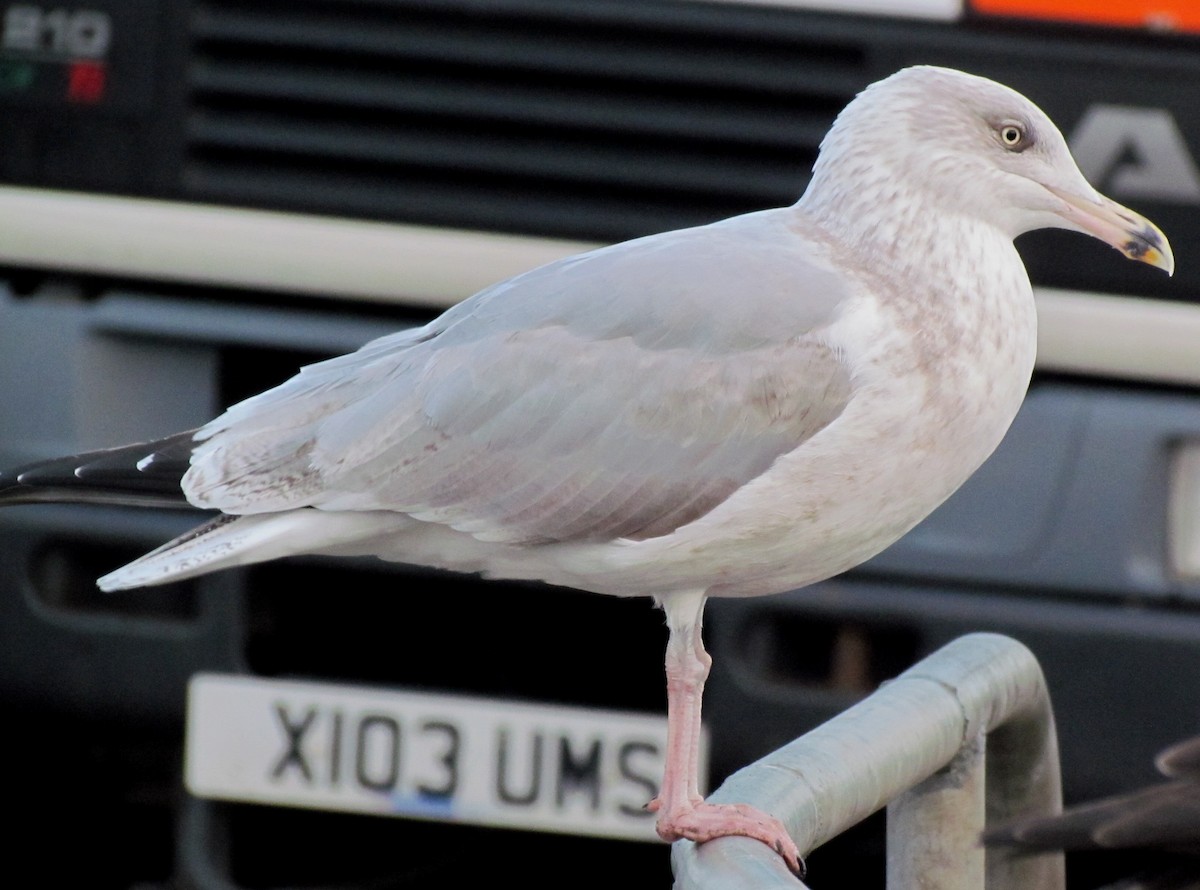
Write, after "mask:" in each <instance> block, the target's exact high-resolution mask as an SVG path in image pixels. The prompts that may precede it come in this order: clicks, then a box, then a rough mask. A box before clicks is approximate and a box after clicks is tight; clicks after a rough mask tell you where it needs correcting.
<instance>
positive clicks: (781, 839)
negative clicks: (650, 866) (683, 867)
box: [646, 798, 804, 877]
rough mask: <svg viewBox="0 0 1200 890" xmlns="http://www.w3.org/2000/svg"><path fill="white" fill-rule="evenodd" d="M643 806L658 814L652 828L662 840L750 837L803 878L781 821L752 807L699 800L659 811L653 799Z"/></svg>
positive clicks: (797, 854) (794, 848)
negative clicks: (776, 855)
mask: <svg viewBox="0 0 1200 890" xmlns="http://www.w3.org/2000/svg"><path fill="white" fill-rule="evenodd" d="M646 809H647V810H649V811H650V812H652V813H658V814H659V815H658V822H657V824H656V825H655V830H656V831H657V832H658V836H659V837H661V838H662V839H663V840H664V841H677V840H679V839H680V838H687V839H688V840H690V841H695V842H696V843H698V844H702V843H704V842H705V841H711V840H712V839H713V838H717V837H728V836H729V835H740V836H742V837H752V838H754V839H755V840H758V841H762V842H763V843H764V844H766V845H767V846H768V847H770V848H771V849H772V850H774V851H775V852H776V853H778V854H779V855H780V856H782V857H783V861H784V862H786V863H787V866H788V868H790V869H791V870H792V872H793V873H794V874H797V875H800V876H801V877H804V860H803V859H802V858H800V849H799V848H798V847H797V846H796V843H795V842H794V841H793V840H792V839H791V837H790V836H789V835H788V833H787V831H786V830H785V829H784V827H783V823H782V822H780V821H779V820H778V819H776V818H775V817H774V816H768V815H767V814H766V813H764V812H762V811H760V810H756V809H755V808H754V807H752V806H748V805H747V804H741V803H738V804H713V803H705V802H703V801H698V802H696V803H693V804H692V805H691V806H689V807H688V808H686V809H677V810H674V811H672V812H662V801H660V800H659V799H658V798H655V799H654V800H652V801H650V803H648V804H646Z"/></svg>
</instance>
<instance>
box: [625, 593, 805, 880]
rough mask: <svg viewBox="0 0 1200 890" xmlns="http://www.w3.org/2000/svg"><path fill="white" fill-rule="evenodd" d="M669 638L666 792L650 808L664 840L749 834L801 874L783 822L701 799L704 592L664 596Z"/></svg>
mask: <svg viewBox="0 0 1200 890" xmlns="http://www.w3.org/2000/svg"><path fill="white" fill-rule="evenodd" d="M662 605H663V610H664V611H665V612H666V614H667V627H668V628H669V630H670V637H669V638H668V640H667V766H666V771H665V773H664V775H663V782H662V789H661V790H660V791H659V794H658V797H656V798H654V800H652V801H651V802H650V803H649V804H648V806H647V808H648V809H649V810H650V811H652V812H657V813H658V823H657V825H656V830H657V831H658V836H659V837H661V838H662V839H663V840H665V841H675V840H678V839H680V838H687V839H688V840H693V841H696V842H697V843H703V842H704V841H709V840H712V839H713V838H716V837H723V836H725V835H744V836H745V837H752V838H755V839H757V840H760V841H762V842H763V843H764V844H767V845H768V846H769V847H771V848H772V849H774V850H775V851H776V852H777V853H779V855H780V856H782V857H783V859H784V861H785V862H787V864H788V867H789V868H790V869H791V870H792V871H794V872H796V873H800V872H801V870H802V869H803V863H802V860H801V859H800V851H799V849H797V847H796V844H795V842H793V841H792V839H791V838H790V837H789V836H788V833H787V831H786V829H784V827H783V824H782V823H781V822H780V821H779V820H778V819H775V818H774V817H772V816H768V815H767V814H766V813H762V812H759V811H758V810H756V809H754V808H753V807H750V806H747V805H746V804H710V803H705V802H704V799H703V798H702V797H701V796H700V702H701V699H702V697H703V695H704V681H705V680H707V679H708V669H709V667H710V666H711V665H712V658H710V657H709V654H708V653H707V652H706V651H704V642H703V640H701V638H700V625H701V619H702V615H703V612H704V594H703V593H681V594H674V595H672V596H669V597H663V600H662Z"/></svg>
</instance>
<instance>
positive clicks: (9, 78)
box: [0, 60, 36, 91]
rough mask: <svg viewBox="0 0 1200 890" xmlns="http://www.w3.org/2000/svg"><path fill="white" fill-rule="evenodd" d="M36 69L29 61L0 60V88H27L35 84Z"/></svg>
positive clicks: (6, 89) (5, 89)
mask: <svg viewBox="0 0 1200 890" xmlns="http://www.w3.org/2000/svg"><path fill="white" fill-rule="evenodd" d="M35 74H36V69H35V68H34V67H33V65H31V64H30V63H29V62H5V61H3V60H0V90H4V91H17V90H27V89H29V88H30V87H31V86H33V78H34V75H35Z"/></svg>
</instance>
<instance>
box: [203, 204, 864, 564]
mask: <svg viewBox="0 0 1200 890" xmlns="http://www.w3.org/2000/svg"><path fill="white" fill-rule="evenodd" d="M783 213H784V212H783V211H779V212H776V214H783ZM741 220H742V222H741V223H740V224H737V223H738V221H737V220H734V221H727V222H726V223H724V224H719V225H714V226H707V227H703V228H701V229H695V230H684V231H682V232H672V233H668V234H667V235H663V236H655V237H652V238H647V239H641V240H639V241H634V242H627V243H626V244H623V245H618V246H617V247H615V248H611V249H607V250H601V251H595V252H593V253H590V254H583V255H581V256H578V257H572V258H569V259H567V260H564V261H561V262H560V263H555V264H551V265H549V266H546V267H542V268H541V269H538V270H534V272H531V273H527V274H526V275H524V276H518V277H517V278H515V279H512V280H510V281H508V282H504V283H502V284H500V285H497V286H496V287H494V288H491V289H489V290H487V291H484V292H482V293H480V294H478V295H477V296H476V297H474V298H472V299H471V300H468V301H466V302H464V303H462V304H460V305H459V306H457V307H455V308H454V309H452V310H450V311H449V312H447V313H446V314H445V315H443V316H442V317H441V318H440V319H438V320H436V321H435V322H433V323H431V324H430V325H429V326H427V327H426V328H424V329H421V330H419V331H411V332H405V333H404V334H401V335H393V336H392V337H389V338H384V339H382V340H377V341H375V342H373V343H371V344H368V345H367V346H365V347H364V348H363V349H362V350H360V351H359V352H357V353H354V354H353V355H350V356H344V357H342V358H339V359H334V360H332V361H330V362H325V363H322V364H319V365H315V366H312V367H310V368H307V369H305V370H304V371H303V372H302V373H301V374H300V375H298V376H297V377H296V378H294V379H293V380H292V381H289V382H288V383H286V384H284V385H283V386H281V387H279V388H277V389H275V390H272V391H271V392H268V393H265V394H264V395H262V396H259V397H257V398H256V399H252V400H249V401H248V402H246V403H243V404H242V405H239V406H235V407H234V408H233V409H231V410H230V411H229V412H227V413H226V415H224V416H222V417H221V418H218V419H217V420H216V421H214V422H213V423H212V424H210V425H209V426H208V427H206V428H205V429H204V430H202V431H201V433H200V434H199V436H198V438H199V439H201V440H203V441H202V443H201V445H200V446H199V448H198V449H197V454H196V457H195V459H194V460H193V468H192V470H191V472H190V473H189V476H188V477H187V478H186V479H185V489H186V490H187V491H188V494H189V498H190V499H191V500H192V501H193V503H197V504H201V505H204V506H211V507H217V508H219V509H223V510H226V511H228V512H235V513H253V512H267V511H272V510H280V509H289V508H292V507H297V506H315V507H319V508H323V509H327V510H379V509H385V510H395V511H400V512H404V513H408V514H411V515H413V516H415V517H417V518H419V519H425V520H429V521H434V522H441V523H445V524H449V525H452V526H453V527H455V528H458V529H460V530H463V531H467V532H470V533H471V534H474V535H476V536H478V537H480V538H483V539H488V540H502V541H511V542H535V541H547V540H570V539H595V538H610V537H647V536H654V535H657V534H664V533H666V532H668V531H670V530H671V529H673V528H675V527H677V526H679V525H681V524H683V523H686V522H688V521H690V520H692V519H695V518H697V517H698V516H700V515H703V514H704V513H705V512H707V511H708V510H710V509H712V507H714V506H715V505H716V504H718V503H720V502H721V501H722V500H723V499H724V498H726V497H728V495H729V494H730V493H731V492H732V491H733V490H735V489H736V488H738V487H740V486H741V485H743V484H744V483H745V482H747V481H748V480H750V479H752V478H754V477H755V476H757V475H759V474H760V473H762V472H763V471H764V470H765V469H767V467H769V466H770V465H771V463H772V462H774V461H775V460H776V458H778V457H779V456H780V455H781V454H784V453H786V452H788V451H790V450H792V449H793V448H795V447H796V446H797V445H799V444H800V443H801V442H803V441H804V440H805V439H807V438H809V437H810V436H812V435H813V434H815V433H816V432H817V431H819V430H820V429H822V428H823V427H824V426H825V425H827V424H828V423H830V422H831V421H832V420H833V419H834V418H836V417H837V416H838V415H839V414H840V413H841V411H842V409H843V408H844V406H845V404H846V402H847V400H848V399H849V398H850V395H851V382H850V372H849V369H847V368H846V367H845V365H844V364H843V362H842V361H841V357H840V356H839V355H838V354H837V352H836V350H835V349H833V348H832V347H831V346H830V345H829V344H828V343H827V342H826V341H825V340H824V339H823V337H822V330H823V327H824V325H826V324H828V323H829V322H830V321H832V320H833V318H834V317H836V313H837V307H838V306H839V304H840V302H841V301H842V300H843V299H844V297H845V286H844V283H843V282H841V281H840V280H839V279H838V278H837V277H836V276H834V275H833V274H832V273H831V272H829V271H828V267H827V266H824V265H821V264H819V263H813V262H811V261H809V260H808V259H807V258H806V255H805V253H804V252H803V250H802V248H803V246H804V241H803V240H802V239H801V238H800V237H799V236H798V234H797V233H796V232H795V231H793V230H792V229H791V228H790V217H785V216H782V215H775V216H772V214H771V213H765V214H754V215H752V216H750V217H743V218H741ZM747 256H749V258H750V259H751V260H752V262H750V263H747V262H746V259H747ZM735 260H736V262H735ZM735 266H736V268H738V269H740V270H742V271H741V272H740V274H739V278H738V279H737V280H729V279H728V277H727V273H726V272H725V270H726V269H728V268H731V267H735ZM747 269H749V270H751V271H750V272H749V273H747V271H746V270H747ZM697 313H698V315H697ZM697 317H699V318H701V319H703V320H704V323H703V324H700V325H697V324H696V323H695V318H697Z"/></svg>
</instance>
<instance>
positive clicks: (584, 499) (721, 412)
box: [0, 66, 1173, 870]
mask: <svg viewBox="0 0 1200 890" xmlns="http://www.w3.org/2000/svg"><path fill="white" fill-rule="evenodd" d="M1047 227H1052V228H1064V229H1072V230H1075V231H1079V232H1084V233H1087V234H1090V235H1093V236H1095V237H1097V238H1099V239H1101V240H1103V241H1105V242H1107V243H1109V244H1110V245H1112V246H1113V247H1115V248H1117V249H1118V250H1120V251H1121V252H1122V253H1123V254H1125V255H1126V256H1128V257H1130V258H1132V259H1136V260H1140V261H1142V262H1146V263H1149V264H1151V265H1155V266H1158V267H1160V268H1162V269H1165V270H1166V271H1167V272H1168V273H1169V272H1170V271H1171V270H1172V266H1173V260H1172V257H1171V251H1170V247H1169V246H1168V244H1167V241H1166V239H1165V237H1164V236H1163V234H1162V233H1161V232H1160V231H1159V230H1158V229H1157V228H1156V227H1155V226H1154V225H1153V224H1151V223H1150V222H1148V221H1147V220H1146V219H1144V218H1142V217H1141V216H1139V215H1138V214H1136V213H1134V212H1132V211H1130V210H1127V209H1126V208H1124V207H1122V206H1120V205H1118V204H1116V203H1114V202H1113V201H1111V200H1109V199H1107V198H1105V197H1103V196H1102V195H1100V194H1099V193H1098V192H1097V191H1096V190H1095V189H1093V188H1092V187H1091V186H1090V185H1089V184H1088V183H1087V182H1086V180H1085V179H1084V178H1083V176H1082V174H1081V173H1080V172H1079V169H1078V168H1077V167H1076V165H1075V163H1074V161H1073V160H1072V158H1071V156H1070V153H1069V151H1068V149H1067V146H1066V143H1065V142H1064V140H1063V138H1062V136H1061V134H1060V133H1059V131H1058V130H1057V129H1056V128H1055V126H1054V124H1053V123H1051V121H1050V120H1049V119H1048V118H1047V117H1046V115H1045V114H1043V113H1042V111H1040V110H1039V109H1038V108H1037V107H1036V106H1034V105H1033V104H1032V103H1031V102H1029V101H1028V100H1027V99H1025V98H1024V97H1022V96H1021V95H1019V94H1018V93H1016V92H1014V91H1012V90H1011V89H1008V88H1007V87H1004V86H1001V85H999V84H997V83H994V82H992V81H989V80H986V79H983V78H980V77H975V76H971V75H968V74H964V73H961V72H957V71H952V70H948V69H942V68H934V67H924V66H923V67H914V68H907V69H905V70H902V71H900V72H898V73H897V74H894V75H892V76H890V77H888V78H886V79H884V80H882V81H879V82H878V83H875V84H873V85H871V86H870V87H868V88H867V89H865V90H864V91H863V92H862V93H860V94H859V95H858V96H857V97H856V98H855V99H854V100H853V101H852V102H850V104H849V105H847V106H846V108H845V109H844V110H843V111H842V113H841V114H840V115H839V116H838V118H837V120H836V121H835V123H834V124H833V127H832V129H831V130H830V131H829V133H828V135H827V136H826V137H825V139H824V141H823V142H822V144H821V150H820V154H819V157H818V159H817V161H816V164H815V166H814V168H813V175H812V179H811V182H810V184H809V186H808V188H807V190H806V191H805V193H804V196H803V197H802V198H801V199H800V200H799V201H798V202H797V203H796V204H795V205H793V206H791V207H785V208H778V209H772V210H765V211H761V212H756V213H749V214H746V215H743V216H737V217H734V218H732V219H727V220H724V221H722V222H717V223H713V224H711V225H704V226H699V227H696V228H689V229H682V230H679V231H672V232H665V233H662V234H658V235H653V236H650V237H645V238H638V239H635V240H632V241H627V242H624V243H621V244H617V245H614V246H610V247H605V248H602V249H599V250H595V251H591V252H588V253H584V254H581V255H578V256H573V257H570V258H567V259H562V260H559V261H557V262H552V263H549V264H548V265H545V266H542V267H540V268H537V269H534V270H533V271H530V272H527V273H525V274H522V275H518V276H516V277H514V278H511V279H509V280H507V281H503V282H501V283H499V284H496V285H494V286H492V287H489V288H487V289H485V290H483V291H481V292H479V293H477V294H475V295H474V296H473V297H470V298H469V299H467V300H464V301H463V302H462V303H460V304H458V305H457V306H455V307H453V308H452V309H450V310H449V311H447V312H446V313H445V314H443V315H442V316H441V317H439V318H437V319H435V320H434V321H432V322H430V323H429V324H427V325H425V326H424V327H422V328H419V329H417V330H406V331H401V332H399V333H396V334H393V335H390V336H387V337H383V338H381V339H378V340H375V341H372V342H370V343H368V344H367V345H365V346H363V347H362V348H361V349H359V350H358V351H357V352H354V353H351V354H349V355H345V356H341V357H339V358H334V359H331V360H329V361H324V362H321V363H319V364H315V365H312V366H309V367H306V368H304V369H303V370H301V371H300V372H299V374H297V375H296V376H295V377H293V378H292V379H290V380H288V381H287V382H285V383H283V384H282V385H280V386H277V387H275V388H274V389H271V390H268V391H267V392H264V393H262V394H261V395H258V396H255V397H254V398H251V399H248V400H246V401H244V402H241V403H240V404H237V405H234V406H233V407H232V408H229V409H228V410H227V411H225V413H223V414H222V415H220V416H219V417H217V418H216V419H215V420H213V421H211V422H210V423H208V424H207V425H205V426H203V427H201V428H200V429H199V430H196V431H192V432H188V433H183V434H180V435H179V436H175V437H172V438H170V439H167V440H162V441H159V442H153V443H147V444H144V445H139V446H129V447H126V448H122V449H112V450H109V451H107V452H102V453H95V454H91V455H87V456H78V457H72V458H67V459H60V460H57V461H47V462H43V463H40V464H37V465H34V466H32V467H26V468H21V469H18V470H17V471H14V472H12V473H7V474H4V475H3V476H0V487H3V489H4V490H3V493H2V497H4V498H7V499H8V501H9V502H21V501H38V500H66V499H74V500H82V501H86V500H97V501H105V502H114V501H115V502H129V503H139V504H145V503H155V502H160V501H164V500H171V499H179V498H180V497H181V493H182V497H185V498H186V500H187V501H188V502H190V503H191V504H193V505H195V506H196V507H203V508H207V509H212V510H218V511H220V512H221V514H222V515H221V516H219V517H218V518H216V519H215V520H213V521H212V522H209V523H207V524H205V525H202V526H201V527H199V528H197V529H196V530H194V531H193V532H191V533H189V534H187V535H184V536H183V537H181V538H179V539H177V540H175V541H172V542H170V543H168V544H165V545H164V546H162V547H160V548H159V549H157V550H155V551H153V552H152V553H150V554H148V555H146V556H144V557H142V558H140V559H138V560H136V561H134V562H132V563H130V564H129V565H127V566H125V567H123V568H120V569H118V570H116V571H115V572H112V573H111V574H109V575H106V576H104V577H103V578H101V579H100V581H99V585H100V587H102V588H103V589H105V590H118V589H122V588H130V587H139V586H144V585H151V584H161V583H164V582H168V581H174V580H178V579H181V578H188V577H191V576H194V575H199V574H203V573H205V572H211V571H214V570H217V569H221V568H225V567H228V566H236V565H246V564H249V563H255V562H260V561H263V560H269V559H276V558H278V557H283V556H288V555H290V554H300V553H323V554H373V555H375V556H379V557H382V558H383V559H387V560H397V561H401V562H406V563H414V564H422V565H429V566H437V567H441V568H445V569H451V570H456V571H462V572H477V573H480V574H482V575H484V576H487V577H492V578H510V579H528V580H539V581H545V582H548V583H550V584H555V585H567V586H570V587H577V588H582V589H585V590H591V591H597V592H600V593H607V594H613V595H617V596H630V595H649V596H652V597H654V598H655V600H656V601H657V602H658V603H659V604H660V605H661V606H662V608H663V610H664V612H665V615H666V622H667V625H668V628H669V641H668V643H667V650H666V674H667V699H668V704H667V733H668V743H667V748H668V750H667V757H666V767H665V771H664V776H663V780H662V785H661V788H660V791H659V793H658V795H657V796H656V797H655V798H654V800H653V801H651V802H650V804H649V805H648V807H649V808H650V809H651V810H654V811H656V812H657V830H658V833H659V835H660V836H661V837H663V838H664V839H667V840H673V839H678V838H690V839H692V840H694V841H697V842H703V841H706V840H709V839H712V838H715V837H719V836H723V835H731V834H733V835H746V836H749V837H753V838H757V839H759V840H761V841H763V842H765V843H767V844H769V845H770V846H772V847H773V848H774V849H776V850H777V851H779V853H780V854H781V855H782V857H783V858H784V860H786V862H787V864H788V865H789V866H790V867H791V868H792V869H793V870H798V869H799V868H800V866H801V862H800V856H799V851H798V850H797V848H796V845H795V843H794V842H793V841H792V839H791V838H790V837H789V836H788V834H787V831H786V829H785V828H784V826H783V824H782V823H781V822H780V821H779V820H778V819H777V818H776V817H774V816H772V815H768V814H766V813H762V812H759V811H757V810H755V809H752V808H750V807H748V806H743V805H736V806H717V805H713V804H709V803H706V802H705V801H704V800H703V798H702V796H701V794H700V792H699V784H698V775H697V773H698V753H697V752H698V744H699V741H698V740H699V735H700V702H701V696H702V691H703V687H704V682H705V679H706V677H707V675H708V671H709V665H710V662H711V660H710V658H709V656H708V654H707V653H706V652H705V650H704V646H703V644H702V642H701V632H700V629H701V614H702V610H703V607H704V602H705V600H706V598H708V597H710V596H757V595H760V594H769V593H776V592H779V591H784V590H788V589H793V588H797V587H802V586H804V585H806V584H812V583H813V582H815V581H820V580H822V579H825V578H828V577H830V576H832V575H835V574H837V573H839V572H842V571H845V570H846V569H849V568H851V567H852V566H855V565H857V564H858V563H860V562H862V561H863V560H866V559H868V558H869V557H871V556H873V555H874V554H876V553H878V552H879V551H881V550H882V549H883V548H885V547H886V546H888V545H889V544H891V543H892V542H893V541H895V540H896V539H897V538H899V537H900V536H901V535H903V534H904V533H905V532H906V531H908V530H909V529H910V528H912V527H913V526H914V525H916V524H917V523H918V522H919V521H920V520H921V519H922V518H924V517H925V516H926V515H928V514H929V513H930V511H932V510H933V509H934V508H935V507H937V506H938V504H940V503H941V502H942V501H943V500H945V499H946V498H947V497H948V496H949V495H950V494H951V493H952V492H953V491H954V490H955V489H956V488H958V487H959V486H960V485H961V484H962V483H963V482H964V481H965V480H966V479H967V477H968V476H970V475H971V473H972V472H974V470H975V469H976V468H977V467H978V466H979V465H980V464H981V463H982V462H983V461H984V459H985V458H987V457H988V455H989V454H991V452H992V450H993V449H994V448H995V447H996V445H997V444H998V443H999V442H1000V439H1001V437H1002V436H1003V435H1004V433H1005V431H1006V430H1007V429H1008V426H1009V423H1010V422H1011V421H1012V419H1013V416H1014V415H1015V414H1016V412H1017V409H1018V407H1019V406H1020V404H1021V401H1022V399H1023V397H1024V395H1025V391H1026V387H1027V385H1028V383H1029V378H1030V373H1031V370H1032V368H1033V362H1034V351H1035V312H1034V303H1033V296H1032V291H1031V287H1030V283H1029V279H1028V276H1027V274H1026V272H1025V268H1024V266H1023V265H1022V263H1021V260H1020V258H1019V256H1018V254H1017V252H1016V250H1015V248H1014V247H1013V239H1014V238H1015V237H1016V236H1017V235H1020V234H1021V233H1023V232H1027V231H1030V230H1032V229H1039V228H1047Z"/></svg>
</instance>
